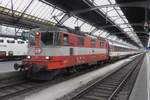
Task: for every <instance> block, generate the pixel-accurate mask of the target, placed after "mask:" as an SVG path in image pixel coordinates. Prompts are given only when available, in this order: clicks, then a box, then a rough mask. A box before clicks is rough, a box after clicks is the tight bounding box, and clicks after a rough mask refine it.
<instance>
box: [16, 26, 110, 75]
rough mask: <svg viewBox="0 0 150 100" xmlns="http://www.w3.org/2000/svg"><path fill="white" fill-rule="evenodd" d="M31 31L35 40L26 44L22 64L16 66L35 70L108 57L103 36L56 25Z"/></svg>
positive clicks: (72, 64) (84, 62)
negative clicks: (57, 27) (26, 54)
mask: <svg viewBox="0 0 150 100" xmlns="http://www.w3.org/2000/svg"><path fill="white" fill-rule="evenodd" d="M32 33H33V34H35V38H34V39H35V40H33V41H35V43H30V44H31V45H30V47H29V49H28V56H27V58H26V59H24V60H23V62H22V65H19V66H18V65H17V64H15V68H16V69H18V68H19V67H20V68H23V69H24V70H28V71H31V70H32V72H35V73H36V72H39V71H44V70H45V71H52V70H59V69H65V68H70V67H78V65H81V64H93V63H97V62H102V61H107V60H108V59H109V52H108V48H109V44H108V41H107V40H105V39H102V38H99V39H97V38H96V37H93V36H90V35H87V34H85V33H81V32H79V31H76V32H69V31H67V30H64V29H63V30H61V29H60V28H59V29H55V28H54V29H47V30H46V31H45V30H36V31H35V30H34V31H32Z"/></svg>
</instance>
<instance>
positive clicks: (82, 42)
mask: <svg viewBox="0 0 150 100" xmlns="http://www.w3.org/2000/svg"><path fill="white" fill-rule="evenodd" d="M78 45H79V46H83V45H84V38H83V37H78Z"/></svg>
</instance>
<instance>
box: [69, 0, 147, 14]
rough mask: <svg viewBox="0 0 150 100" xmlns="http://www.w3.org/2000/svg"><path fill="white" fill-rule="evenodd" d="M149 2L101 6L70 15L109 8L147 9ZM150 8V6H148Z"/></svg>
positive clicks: (73, 12)
mask: <svg viewBox="0 0 150 100" xmlns="http://www.w3.org/2000/svg"><path fill="white" fill-rule="evenodd" d="M146 3H147V2H144V1H138V2H130V3H122V4H108V5H101V6H95V7H91V8H87V9H82V10H77V11H72V12H70V14H80V13H85V12H89V11H93V10H97V9H101V8H107V7H142V8H145V5H146ZM148 8H150V6H148Z"/></svg>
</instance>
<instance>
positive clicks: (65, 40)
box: [63, 34, 69, 46]
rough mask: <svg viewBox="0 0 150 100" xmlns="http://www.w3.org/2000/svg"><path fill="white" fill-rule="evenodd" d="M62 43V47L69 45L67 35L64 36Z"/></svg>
mask: <svg viewBox="0 0 150 100" xmlns="http://www.w3.org/2000/svg"><path fill="white" fill-rule="evenodd" d="M63 41H64V46H68V45H69V36H68V34H64V38H63Z"/></svg>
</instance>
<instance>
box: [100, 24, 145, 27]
mask: <svg viewBox="0 0 150 100" xmlns="http://www.w3.org/2000/svg"><path fill="white" fill-rule="evenodd" d="M128 24H129V23H123V24H115V25H106V26H102V27H101V28H110V27H115V26H120V25H128ZM130 25H131V26H144V23H130Z"/></svg>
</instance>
